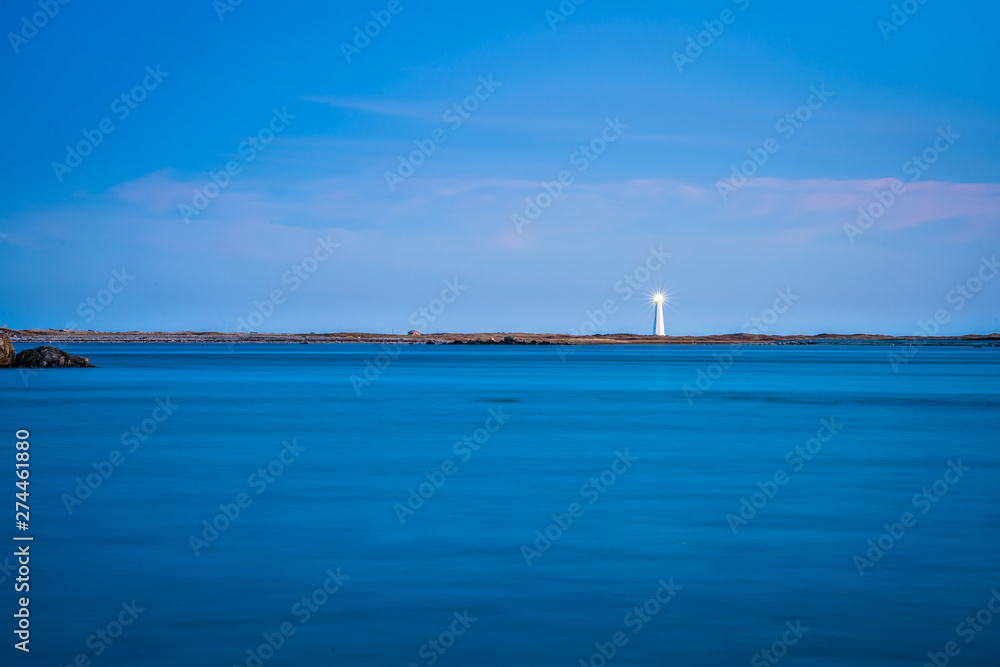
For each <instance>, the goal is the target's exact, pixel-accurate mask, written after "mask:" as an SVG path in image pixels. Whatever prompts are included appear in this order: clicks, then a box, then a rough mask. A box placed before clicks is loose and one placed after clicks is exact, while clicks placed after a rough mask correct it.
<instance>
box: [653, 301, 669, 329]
mask: <svg viewBox="0 0 1000 667" xmlns="http://www.w3.org/2000/svg"><path fill="white" fill-rule="evenodd" d="M664 299H666V295H665V294H664V293H663V292H657V293H656V294H654V295H653V304H654V305H655V306H656V315H655V317H654V319H653V335H654V336H666V335H667V334H666V332H665V331H664V330H663V301H664Z"/></svg>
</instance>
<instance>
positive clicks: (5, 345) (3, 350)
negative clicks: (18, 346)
mask: <svg viewBox="0 0 1000 667" xmlns="http://www.w3.org/2000/svg"><path fill="white" fill-rule="evenodd" d="M14 354H15V353H14V343H12V342H10V336H8V335H7V334H5V333H4V332H2V331H0V368H6V367H7V366H10V365H11V364H13V363H14Z"/></svg>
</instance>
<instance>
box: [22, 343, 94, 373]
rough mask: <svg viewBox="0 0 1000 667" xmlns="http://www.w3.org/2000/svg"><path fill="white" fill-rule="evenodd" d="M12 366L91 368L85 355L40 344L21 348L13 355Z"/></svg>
mask: <svg viewBox="0 0 1000 667" xmlns="http://www.w3.org/2000/svg"><path fill="white" fill-rule="evenodd" d="M10 366H11V367H12V368H93V365H92V364H91V363H90V360H89V359H87V358H86V357H78V356H76V355H75V354H70V353H68V352H63V351H62V350H60V349H59V348H58V347H52V346H51V345H42V346H41V347H33V348H31V349H30V350H21V351H20V352H18V353H17V355H15V356H14V363H12V364H10Z"/></svg>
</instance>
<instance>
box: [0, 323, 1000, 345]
mask: <svg viewBox="0 0 1000 667" xmlns="http://www.w3.org/2000/svg"><path fill="white" fill-rule="evenodd" d="M0 331H3V332H5V333H7V334H8V335H9V336H10V337H11V340H12V341H13V342H15V343H49V344H59V343H227V344H233V343H288V344H303V343H309V344H324V343H341V344H350V343H392V344H411V345H412V344H472V345H475V344H487V345H492V344H498V345H503V344H507V345H510V344H519V345H531V344H535V345H836V344H843V345H913V344H920V345H955V346H988V347H1000V334H996V333H993V334H967V335H964V336H883V335H878V334H818V335H797V336H769V335H764V334H722V335H715V336H641V335H638V334H595V335H592V336H573V335H569V334H552V333H541V334H536V333H510V332H502V333H496V332H494V333H429V334H420V335H413V336H410V335H405V334H379V333H364V332H334V333H233V332H218V331H174V332H169V331H75V330H67V329H23V330H18V329H8V328H0ZM505 339H506V342H505ZM477 341H483V342H481V343H477ZM491 341H492V342H491ZM511 341H514V342H511Z"/></svg>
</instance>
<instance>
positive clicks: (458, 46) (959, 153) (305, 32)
mask: <svg viewBox="0 0 1000 667" xmlns="http://www.w3.org/2000/svg"><path fill="white" fill-rule="evenodd" d="M64 1H65V4H61V3H60V1H59V0H41V2H39V1H38V0H35V1H34V2H27V1H21V0H7V1H6V2H5V3H4V4H3V5H0V24H2V28H3V31H4V33H5V39H4V44H3V45H0V53H2V55H0V76H2V79H3V84H4V85H3V90H4V91H5V95H6V100H5V102H6V103H5V104H4V105H3V106H2V108H0V118H2V121H3V123H2V125H3V127H5V128H6V132H5V140H4V142H3V144H4V153H5V158H6V159H4V160H3V161H0V176H2V180H3V182H4V184H5V187H4V189H3V193H4V194H3V197H2V199H0V280H2V285H3V286H4V294H3V297H2V298H0V325H7V326H10V327H13V328H55V329H61V328H73V329H93V330H103V331H126V330H212V331H235V330H255V331H267V332H282V331H289V332H324V331H370V332H387V333H388V332H396V333H398V332H402V331H406V330H408V329H412V328H418V329H420V330H421V331H424V332H425V333H427V332H444V331H456V332H521V331H523V332H563V333H591V332H593V331H596V332H599V333H618V332H633V333H652V326H653V310H652V308H651V306H650V303H649V293H651V292H652V291H654V290H656V289H663V290H668V291H669V293H670V303H669V304H668V308H667V311H666V326H667V332H668V333H671V334H678V335H703V334H721V333H730V332H738V331H747V330H752V331H757V332H761V333H770V334H816V333H823V332H831V333H858V332H866V333H884V334H896V335H910V334H913V333H918V332H924V333H941V334H947V335H952V334H954V335H958V334H967V333H990V332H996V331H1000V310H998V307H997V306H998V305H1000V280H992V278H993V277H994V276H995V274H996V273H997V272H998V271H1000V268H998V267H997V266H996V264H995V256H996V252H997V250H998V245H1000V244H998V241H1000V233H998V222H1000V91H998V89H997V86H996V72H997V65H998V61H1000V58H998V54H1000V43H998V42H997V40H996V39H995V34H994V32H995V30H994V26H995V25H996V23H997V20H998V19H1000V6H998V5H997V4H996V3H989V2H985V1H981V2H971V1H970V2H965V3H960V4H956V3H945V2H943V1H941V0H925V1H924V2H923V3H921V2H920V1H919V0H908V2H904V3H895V4H894V3H892V2H888V1H886V2H878V1H875V2H872V1H871V0H867V1H864V2H862V1H860V0H847V1H845V2H838V3H800V2H768V3H765V2H761V1H760V0H714V1H704V2H685V3H662V2H652V1H649V2H644V1H640V0H635V1H632V2H607V1H602V0H585V1H582V2H579V4H576V3H575V2H573V0H564V1H563V2H561V3H560V2H558V1H557V0H550V1H538V2H528V1H519V0H510V1H508V2H503V3H465V2H434V3H431V2H420V1H419V0H393V1H390V0H374V1H370V0H357V1H354V2H350V3H329V2H294V1H293V2H286V3H282V4H281V5H280V6H275V5H274V4H272V3H264V2H260V1H258V0H243V1H242V2H239V3H238V4H237V3H236V2H235V0H217V1H215V2H213V1H212V0H179V1H177V2H153V3H131V2H121V1H109V2H103V3H87V2H82V1H81V0H64ZM578 1H579V0H578ZM46 11H47V12H48V13H47V14H46Z"/></svg>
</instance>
